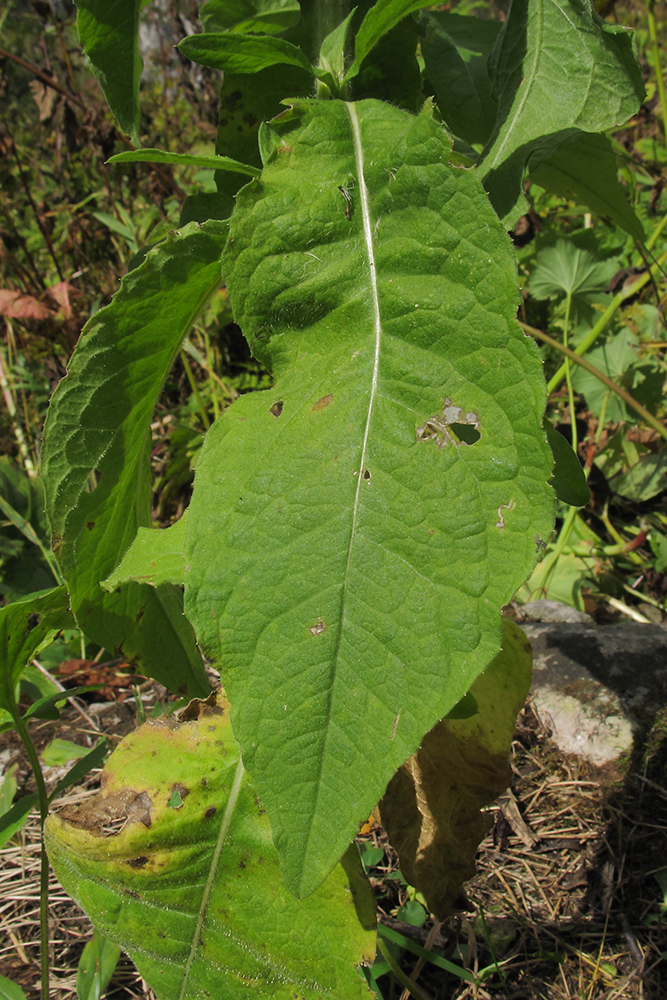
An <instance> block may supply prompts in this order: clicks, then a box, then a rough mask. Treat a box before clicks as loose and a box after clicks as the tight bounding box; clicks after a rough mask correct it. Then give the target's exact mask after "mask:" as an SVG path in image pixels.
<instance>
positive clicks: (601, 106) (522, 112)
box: [479, 0, 644, 228]
mask: <svg viewBox="0 0 667 1000" xmlns="http://www.w3.org/2000/svg"><path fill="white" fill-rule="evenodd" d="M489 72H490V74H491V78H492V81H493V86H494V93H495V96H496V99H497V101H498V116H497V121H496V128H495V130H494V133H493V135H492V137H491V139H490V140H489V143H488V145H487V147H486V148H485V150H484V151H483V154H482V159H481V160H480V164H479V171H480V176H481V177H482V179H483V181H484V186H485V187H486V189H487V191H488V192H489V197H490V198H491V203H492V205H493V207H494V208H495V210H496V212H497V213H498V215H499V216H500V218H501V219H502V220H503V222H504V223H505V225H506V226H507V227H508V228H509V227H511V226H512V225H513V224H514V222H516V219H517V218H518V216H519V215H521V213H522V212H523V211H524V202H525V199H524V198H523V195H522V192H521V182H522V178H523V171H524V168H525V166H526V164H527V163H528V161H529V159H530V157H531V156H532V155H533V154H534V153H535V152H536V151H537V150H539V151H540V153H541V156H544V155H545V154H544V151H547V150H548V151H549V152H551V151H553V150H555V149H556V148H557V147H558V146H559V145H560V143H561V142H563V141H564V140H565V139H568V138H570V137H571V136H573V135H575V134H576V133H577V132H604V131H605V130H606V129H608V128H612V127H613V126H614V125H622V124H623V123H624V122H626V121H627V119H628V118H629V117H630V116H631V115H633V114H634V113H635V112H636V111H637V109H638V108H639V105H640V104H641V102H642V100H643V99H644V85H643V83H642V74H641V69H640V67H639V64H638V62H637V60H636V58H635V55H634V52H633V50H632V37H631V33H630V32H629V31H627V30H626V29H624V28H621V27H619V26H618V25H613V24H606V23H605V22H604V21H602V20H601V18H599V17H598V16H597V14H595V12H594V11H593V8H592V5H591V3H590V0H513V2H512V5H511V7H510V10H509V12H508V16H507V20H506V22H505V25H504V27H503V30H502V33H501V35H500V36H499V39H498V44H497V45H496V47H495V49H494V51H493V53H492V56H491V59H490V62H489Z"/></svg>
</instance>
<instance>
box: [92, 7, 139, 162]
mask: <svg viewBox="0 0 667 1000" xmlns="http://www.w3.org/2000/svg"><path fill="white" fill-rule="evenodd" d="M75 2H76V6H77V9H78V15H77V20H76V23H77V28H78V29H79V39H80V41H81V44H82V45H83V49H84V52H85V53H86V55H87V57H88V59H89V61H90V66H91V69H92V71H93V73H94V74H95V76H96V77H97V79H98V80H99V81H100V85H101V87H102V90H103V91H104V96H105V97H106V99H107V101H108V103H109V107H110V108H111V110H112V112H113V114H114V116H115V118H116V121H117V122H118V124H119V125H120V127H121V129H122V130H123V131H124V132H127V133H128V135H129V136H131V138H132V141H133V142H136V143H138V142H139V83H140V81H141V70H142V68H143V60H142V58H141V55H140V53H139V14H140V12H141V8H142V7H144V6H145V5H146V0H143V2H142V0H75Z"/></svg>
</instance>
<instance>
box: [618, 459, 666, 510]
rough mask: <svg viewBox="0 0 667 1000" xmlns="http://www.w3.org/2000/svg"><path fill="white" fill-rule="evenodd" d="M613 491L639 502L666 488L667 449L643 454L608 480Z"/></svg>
mask: <svg viewBox="0 0 667 1000" xmlns="http://www.w3.org/2000/svg"><path fill="white" fill-rule="evenodd" d="M609 485H610V486H611V488H612V490H613V491H614V493H618V494H620V496H622V497H627V498H628V499H629V500H635V501H637V502H638V503H641V502H642V501H644V500H650V499H651V498H652V497H655V496H657V495H658V493H662V491H663V490H667V449H665V448H663V449H662V450H661V451H658V452H656V453H655V454H653V455H645V456H644V457H643V458H641V459H640V460H639V461H638V462H636V463H635V464H634V465H633V466H632V468H630V469H628V471H627V472H624V473H623V474H622V475H618V476H614V477H613V479H611V480H610V481H609Z"/></svg>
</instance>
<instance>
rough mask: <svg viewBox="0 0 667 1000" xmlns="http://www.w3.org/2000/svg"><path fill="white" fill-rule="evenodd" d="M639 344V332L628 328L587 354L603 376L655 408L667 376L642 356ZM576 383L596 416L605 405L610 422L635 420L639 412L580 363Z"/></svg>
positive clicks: (661, 394)
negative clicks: (639, 351) (635, 415)
mask: <svg viewBox="0 0 667 1000" xmlns="http://www.w3.org/2000/svg"><path fill="white" fill-rule="evenodd" d="M638 346H639V344H638V341H637V338H636V337H635V335H634V334H633V333H632V332H631V331H630V330H628V329H625V330H621V332H620V333H617V334H616V336H615V337H612V338H611V340H609V341H608V342H607V343H606V344H602V345H601V346H600V347H596V348H595V349H594V350H592V351H588V352H587V353H586V357H587V359H588V360H589V361H590V363H591V364H592V365H594V366H595V367H596V368H597V369H598V370H599V371H601V372H602V373H603V375H608V376H609V378H611V379H613V380H614V381H615V382H618V384H619V385H621V386H623V388H624V389H626V390H627V391H628V392H629V393H630V394H631V395H632V396H634V397H635V399H637V400H638V401H639V402H640V403H642V404H643V405H644V406H646V407H648V409H650V410H654V409H655V407H656V406H658V405H659V403H660V402H661V400H662V398H663V385H664V381H665V376H664V372H663V371H662V370H661V369H659V368H658V367H656V365H655V364H654V363H653V362H651V361H644V360H642V359H641V357H640V356H639V354H638V351H637V348H638ZM572 385H573V386H574V388H575V390H576V391H577V392H580V393H582V395H583V396H584V398H585V400H586V404H587V405H588V407H589V409H590V410H591V411H592V412H593V413H594V414H595V416H596V417H598V418H599V417H600V416H601V414H602V411H603V408H604V413H605V418H606V420H608V421H612V422H614V423H619V422H621V421H624V420H634V413H635V411H634V410H633V409H632V408H631V407H628V405H627V403H625V401H624V400H623V399H621V397H620V396H617V395H616V393H615V392H611V391H610V390H609V389H608V388H607V387H606V385H604V383H603V382H600V380H599V379H597V378H596V377H595V375H593V374H592V372H588V371H586V369H585V368H581V367H579V365H577V366H576V371H573V372H572Z"/></svg>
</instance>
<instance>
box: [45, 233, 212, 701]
mask: <svg viewBox="0 0 667 1000" xmlns="http://www.w3.org/2000/svg"><path fill="white" fill-rule="evenodd" d="M225 233H226V229H224V228H223V227H221V226H219V225H217V224H210V225H208V226H206V227H204V228H203V229H202V228H201V227H200V226H198V225H196V224H194V223H193V224H191V225H190V226H188V227H186V228H185V229H184V230H183V231H182V232H181V233H176V234H174V235H173V236H171V237H170V238H169V239H168V240H167V241H166V242H165V243H163V244H160V245H159V246H157V247H156V248H155V249H153V250H151V251H150V252H149V253H148V255H147V257H146V260H145V262H144V263H143V264H142V265H141V266H140V267H137V268H136V269H135V270H134V271H131V272H130V273H129V274H128V275H127V276H126V277H125V278H124V279H123V282H122V285H121V288H120V290H119V291H118V292H117V294H116V296H115V297H114V299H113V302H112V303H111V305H109V306H107V307H106V308H105V309H102V310H100V312H98V313H97V314H96V315H95V316H94V317H93V318H92V319H91V320H90V322H89V323H88V324H87V325H86V327H85V329H84V332H83V334H82V337H81V340H80V341H79V345H78V347H77V349H76V351H75V353H74V355H73V357H72V361H71V363H70V367H69V371H68V374H67V376H66V378H64V379H63V381H62V382H61V383H60V385H59V386H58V388H57V389H56V392H55V393H54V396H53V399H52V401H51V406H50V408H49V414H48V417H47V422H46V429H45V440H44V451H43V456H42V474H43V478H44V486H45V491H46V503H47V513H48V516H49V521H50V523H51V530H52V533H53V538H54V549H55V551H56V555H57V557H58V562H59V565H60V568H61V570H62V573H63V575H64V577H65V579H66V580H67V584H68V587H69V591H70V596H71V601H72V610H73V611H74V613H75V615H76V618H77V621H78V622H79V624H80V626H81V628H82V629H83V630H84V632H85V633H86V635H88V636H89V637H90V638H91V639H94V640H95V641H96V642H99V643H100V644H101V645H103V646H105V647H106V648H107V649H109V650H114V649H116V648H120V649H122V652H123V654H124V655H125V656H127V657H128V658H129V659H131V660H136V661H137V662H139V663H141V664H142V669H143V670H144V672H145V673H147V674H149V675H150V676H152V677H157V678H158V679H159V680H160V681H162V683H164V684H165V685H167V686H168V687H169V688H171V689H172V690H173V691H179V692H189V693H190V694H205V693H206V691H207V690H208V682H207V681H206V676H205V674H204V671H203V667H202V664H201V657H200V656H199V653H198V651H197V649H196V646H195V644H194V638H193V636H192V630H191V628H190V627H189V625H188V623H187V622H186V621H185V619H184V618H183V613H182V597H181V593H180V591H179V590H177V589H176V588H174V587H172V586H170V585H165V586H162V587H159V588H157V589H154V588H152V587H148V586H145V585H139V584H135V583H132V584H128V585H127V586H123V587H121V588H120V590H119V591H118V592H117V593H113V594H104V593H103V592H102V591H101V590H100V586H99V581H100V580H104V579H106V577H108V576H109V574H110V573H111V571H112V570H113V569H114V568H115V567H116V565H117V564H118V563H119V562H120V560H121V558H122V556H123V554H124V553H125V551H126V550H127V548H128V547H129V545H130V543H131V542H132V540H133V539H134V536H135V534H136V532H137V528H138V527H140V526H144V527H147V526H148V525H150V465H149V458H150V427H149V425H150V420H151V416H152V413H153V409H154V407H155V403H156V402H157V399H158V396H159V393H160V390H161V388H162V384H163V382H164V379H165V377H166V375H167V373H168V372H169V369H170V368H171V365H172V363H173V360H174V357H175V355H176V353H177V352H178V350H179V348H180V346H181V343H182V341H183V339H184V337H185V336H186V335H187V333H188V332H189V330H190V327H191V326H192V323H193V322H194V320H195V319H196V317H197V315H198V313H199V311H200V309H201V308H202V307H203V305H204V304H205V303H206V301H207V300H208V298H209V296H210V295H211V294H212V293H213V292H214V291H215V290H216V288H218V287H219V285H220V282H221V276H220V255H221V250H222V245H223V243H224V239H225ZM91 487H92V488H91Z"/></svg>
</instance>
